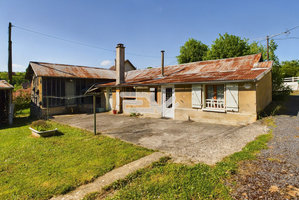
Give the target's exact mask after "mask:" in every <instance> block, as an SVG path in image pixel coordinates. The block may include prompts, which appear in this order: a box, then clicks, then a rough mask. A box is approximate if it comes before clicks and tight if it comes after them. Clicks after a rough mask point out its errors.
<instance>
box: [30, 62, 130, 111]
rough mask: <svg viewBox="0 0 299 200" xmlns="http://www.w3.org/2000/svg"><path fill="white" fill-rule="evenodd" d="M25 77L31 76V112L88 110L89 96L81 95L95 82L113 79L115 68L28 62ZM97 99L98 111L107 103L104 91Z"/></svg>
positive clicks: (90, 107) (89, 105)
mask: <svg viewBox="0 0 299 200" xmlns="http://www.w3.org/2000/svg"><path fill="white" fill-rule="evenodd" d="M128 62H129V61H128ZM129 63H131V62H129ZM132 66H133V65H132ZM133 67H134V66H133ZM134 69H136V68H135V67H134ZM26 78H27V79H29V80H31V89H32V92H31V110H30V111H31V115H33V116H37V117H43V116H45V115H46V114H49V115H52V114H62V113H74V112H91V111H92V97H91V96H84V93H85V92H86V90H87V89H88V88H90V87H91V86H92V85H93V84H95V83H108V82H111V81H115V71H113V70H109V69H103V68H96V67H86V66H77V65H66V64H54V63H45V62H30V63H29V66H28V68H27V70H26ZM96 102H97V105H96V107H97V111H104V110H105V109H104V107H105V105H106V103H105V98H104V96H103V94H100V95H98V96H97V98H96ZM103 105H104V106H103Z"/></svg>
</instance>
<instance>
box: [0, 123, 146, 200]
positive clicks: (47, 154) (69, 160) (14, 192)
mask: <svg viewBox="0 0 299 200" xmlns="http://www.w3.org/2000/svg"><path fill="white" fill-rule="evenodd" d="M51 123H53V124H54V125H55V126H57V128H58V130H59V131H60V132H61V133H63V135H61V136H55V137H48V138H33V137H31V136H30V135H31V132H30V130H29V129H28V127H29V125H28V119H26V120H25V119H16V121H15V125H14V127H12V128H8V127H6V128H2V129H1V128H0V199H48V198H50V197H52V196H53V195H57V194H63V193H67V192H68V191H70V190H72V189H74V188H76V187H77V186H79V185H82V184H84V183H87V182H90V181H92V180H94V179H95V178H96V177H98V176H101V175H103V174H105V173H107V172H108V171H111V170H112V169H114V168H117V167H120V166H122V165H124V164H126V163H129V162H131V161H134V160H137V159H139V158H141V157H143V156H146V155H149V154H150V153H151V151H150V150H147V149H144V148H141V147H137V146H134V145H131V144H128V143H125V142H122V141H120V140H117V139H111V138H108V137H104V136H94V135H93V134H92V133H90V132H87V131H82V130H80V129H76V128H71V127H68V126H64V125H59V124H57V123H54V122H51Z"/></svg>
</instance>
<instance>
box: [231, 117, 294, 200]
mask: <svg viewBox="0 0 299 200" xmlns="http://www.w3.org/2000/svg"><path fill="white" fill-rule="evenodd" d="M274 119H275V124H276V125H277V127H275V128H274V130H273V139H272V140H271V141H270V142H269V144H268V146H269V149H267V150H263V151H262V152H261V153H260V155H259V158H258V159H257V160H253V161H246V162H244V163H242V164H241V165H240V171H239V173H238V174H237V175H236V176H235V177H234V178H233V179H234V181H236V182H237V185H236V186H235V190H234V193H233V194H232V195H233V197H234V198H235V199H275V200H277V199H299V116H298V117H296V116H289V115H280V116H276V117H275V118H274Z"/></svg>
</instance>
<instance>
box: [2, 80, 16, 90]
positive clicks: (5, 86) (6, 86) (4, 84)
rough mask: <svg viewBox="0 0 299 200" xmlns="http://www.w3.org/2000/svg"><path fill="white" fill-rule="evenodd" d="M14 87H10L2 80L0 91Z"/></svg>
mask: <svg viewBox="0 0 299 200" xmlns="http://www.w3.org/2000/svg"><path fill="white" fill-rule="evenodd" d="M13 88H14V87H13V86H12V85H10V84H9V83H8V82H7V81H6V80H0V89H2V90H3V89H5V90H7V89H13Z"/></svg>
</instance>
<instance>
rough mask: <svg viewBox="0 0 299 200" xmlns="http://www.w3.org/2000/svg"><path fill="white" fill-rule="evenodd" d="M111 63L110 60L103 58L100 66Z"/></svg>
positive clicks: (106, 65)
mask: <svg viewBox="0 0 299 200" xmlns="http://www.w3.org/2000/svg"><path fill="white" fill-rule="evenodd" d="M111 64H112V62H111V61H110V60H103V61H102V62H101V66H103V67H108V66H110V65H111Z"/></svg>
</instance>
